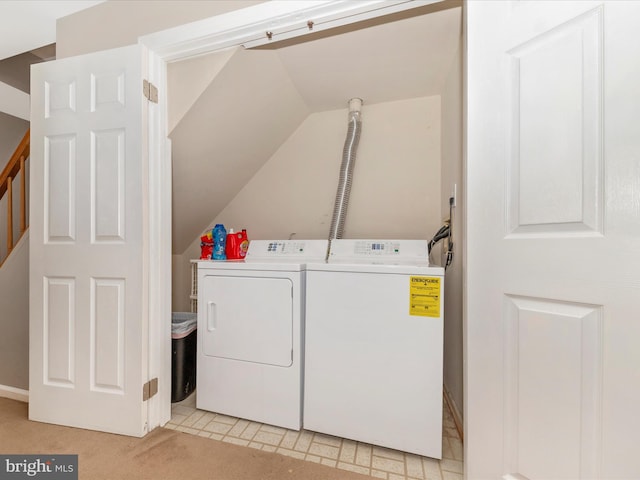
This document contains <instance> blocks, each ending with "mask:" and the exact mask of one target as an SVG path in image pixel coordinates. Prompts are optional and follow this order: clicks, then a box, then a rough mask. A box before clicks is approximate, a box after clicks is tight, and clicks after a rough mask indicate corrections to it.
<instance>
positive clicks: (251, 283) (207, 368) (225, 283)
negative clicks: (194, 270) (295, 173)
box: [196, 240, 328, 430]
mask: <svg viewBox="0 0 640 480" xmlns="http://www.w3.org/2000/svg"><path fill="white" fill-rule="evenodd" d="M327 248H328V242H327V241H326V240H284V241H265V240H253V241H251V243H250V245H249V250H248V252H247V256H246V259H245V260H244V261H211V260H204V261H200V262H198V353H197V359H198V361H197V382H196V384H197V389H196V407H197V408H199V409H203V410H209V411H213V412H217V413H223V414H226V415H232V416H235V417H241V418H246V419H249V420H253V421H257V422H262V423H267V424H271V425H277V426H281V427H285V428H289V429H294V430H299V429H300V427H301V421H302V374H303V371H302V361H303V352H302V349H303V328H304V291H305V289H304V287H305V266H306V263H307V262H324V261H325V257H326V252H327Z"/></svg>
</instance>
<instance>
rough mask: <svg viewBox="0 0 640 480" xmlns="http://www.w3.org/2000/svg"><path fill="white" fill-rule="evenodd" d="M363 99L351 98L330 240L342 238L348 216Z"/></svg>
mask: <svg viewBox="0 0 640 480" xmlns="http://www.w3.org/2000/svg"><path fill="white" fill-rule="evenodd" d="M361 108H362V100H361V99H359V98H352V99H351V100H349V130H348V131H347V138H346V140H345V142H344V148H343V150H342V165H341V166H340V180H339V181H338V190H337V192H336V201H335V204H334V207H333V218H332V219H331V230H330V232H329V240H334V239H336V238H342V234H343V232H344V222H345V220H346V217H347V207H348V206H349V195H350V193H351V183H352V179H353V167H354V165H355V163H356V152H357V150H358V143H359V142H360V131H361V129H362V127H361V120H360V109H361Z"/></svg>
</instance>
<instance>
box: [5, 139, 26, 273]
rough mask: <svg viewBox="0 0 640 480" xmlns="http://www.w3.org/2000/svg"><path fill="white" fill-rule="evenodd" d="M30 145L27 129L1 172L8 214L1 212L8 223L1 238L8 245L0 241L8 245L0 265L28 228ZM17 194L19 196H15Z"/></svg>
mask: <svg viewBox="0 0 640 480" xmlns="http://www.w3.org/2000/svg"><path fill="white" fill-rule="evenodd" d="M29 146H30V131H29V130H27V133H25V135H24V137H23V138H22V140H21V141H20V144H19V145H18V147H17V148H16V150H15V152H14V153H13V155H11V158H10V159H9V162H8V163H7V165H6V166H5V167H4V170H2V173H1V174H0V202H2V201H3V200H4V199H5V198H6V215H4V214H2V212H0V221H3V222H4V223H5V225H6V238H5V239H1V238H0V242H5V241H6V245H2V244H1V243H0V245H2V246H3V247H6V248H1V249H0V252H2V256H0V267H1V266H2V264H3V263H4V262H5V260H6V259H7V258H8V257H9V255H10V254H11V251H12V250H13V247H14V246H15V245H16V244H17V243H18V242H19V241H20V239H21V238H22V236H23V235H24V233H25V232H26V231H27V228H28V219H27V194H26V189H27V170H26V162H27V160H28V159H29ZM16 182H19V188H16ZM15 190H17V191H18V193H17V195H14V191H15ZM15 196H17V197H18V198H17V199H16V198H14V197H15ZM16 202H18V203H19V206H16V205H17V203H16ZM14 210H17V211H18V218H19V220H18V221H16V219H15V218H14ZM3 217H4V218H3Z"/></svg>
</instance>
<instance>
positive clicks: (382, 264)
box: [303, 240, 444, 458]
mask: <svg viewBox="0 0 640 480" xmlns="http://www.w3.org/2000/svg"><path fill="white" fill-rule="evenodd" d="M331 244H332V245H331V252H330V256H329V263H327V264H324V265H321V264H318V265H309V266H308V268H307V296H306V304H307V306H306V331H305V380H304V420H303V425H304V428H305V429H308V430H313V431H316V432H322V433H327V434H330V435H335V436H338V437H344V438H349V439H352V440H358V441H362V442H367V443H371V444H374V445H380V446H384V447H389V448H393V449H397V450H402V451H405V452H411V453H416V454H419V455H426V456H429V457H433V458H441V457H442V358H443V355H442V354H443V321H442V318H443V317H442V315H443V300H442V293H443V283H444V269H443V268H441V267H429V266H428V255H427V242H426V241H418V240H379V241H377V240H333V241H332V242H331Z"/></svg>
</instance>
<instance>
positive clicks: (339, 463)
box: [165, 394, 463, 480]
mask: <svg viewBox="0 0 640 480" xmlns="http://www.w3.org/2000/svg"><path fill="white" fill-rule="evenodd" d="M195 402H196V396H195V394H193V395H191V396H189V397H188V398H187V399H185V400H184V401H182V402H180V403H174V404H173V405H172V414H171V421H170V422H169V423H167V425H166V426H165V427H166V428H170V429H173V430H179V431H181V432H185V433H190V434H192V435H198V436H201V437H205V438H211V439H213V440H218V441H222V442H229V443H234V444H236V445H242V446H245V447H250V448H257V449H258V450H264V451H267V452H276V453H279V454H282V455H288V456H290V457H294V458H299V459H301V460H306V461H309V462H316V463H321V464H323V465H328V466H330V467H335V468H340V469H343V470H349V471H352V472H358V473H363V474H365V475H371V476H372V477H376V478H384V479H387V480H463V470H462V466H463V458H462V442H461V441H460V437H459V436H458V431H457V430H456V428H455V425H454V423H453V417H452V416H451V412H450V411H449V408H448V407H447V406H446V402H444V405H445V406H444V411H443V413H442V414H443V417H442V418H443V428H442V429H443V437H442V457H443V458H442V460H435V459H433V458H427V457H420V456H418V455H413V454H410V453H404V452H399V451H397V450H390V449H388V448H382V447H376V446H373V445H368V444H366V443H361V442H355V441H352V440H347V439H343V438H337V437H333V436H330V435H324V434H322V433H315V432H310V431H308V430H301V431H299V432H297V431H294V430H287V429H284V428H280V427H274V426H271V425H265V424H262V423H257V422H251V421H249V420H244V419H239V418H235V417H229V416H227V415H220V414H217V413H212V412H207V411H204V410H198V409H196V406H195Z"/></svg>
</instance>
